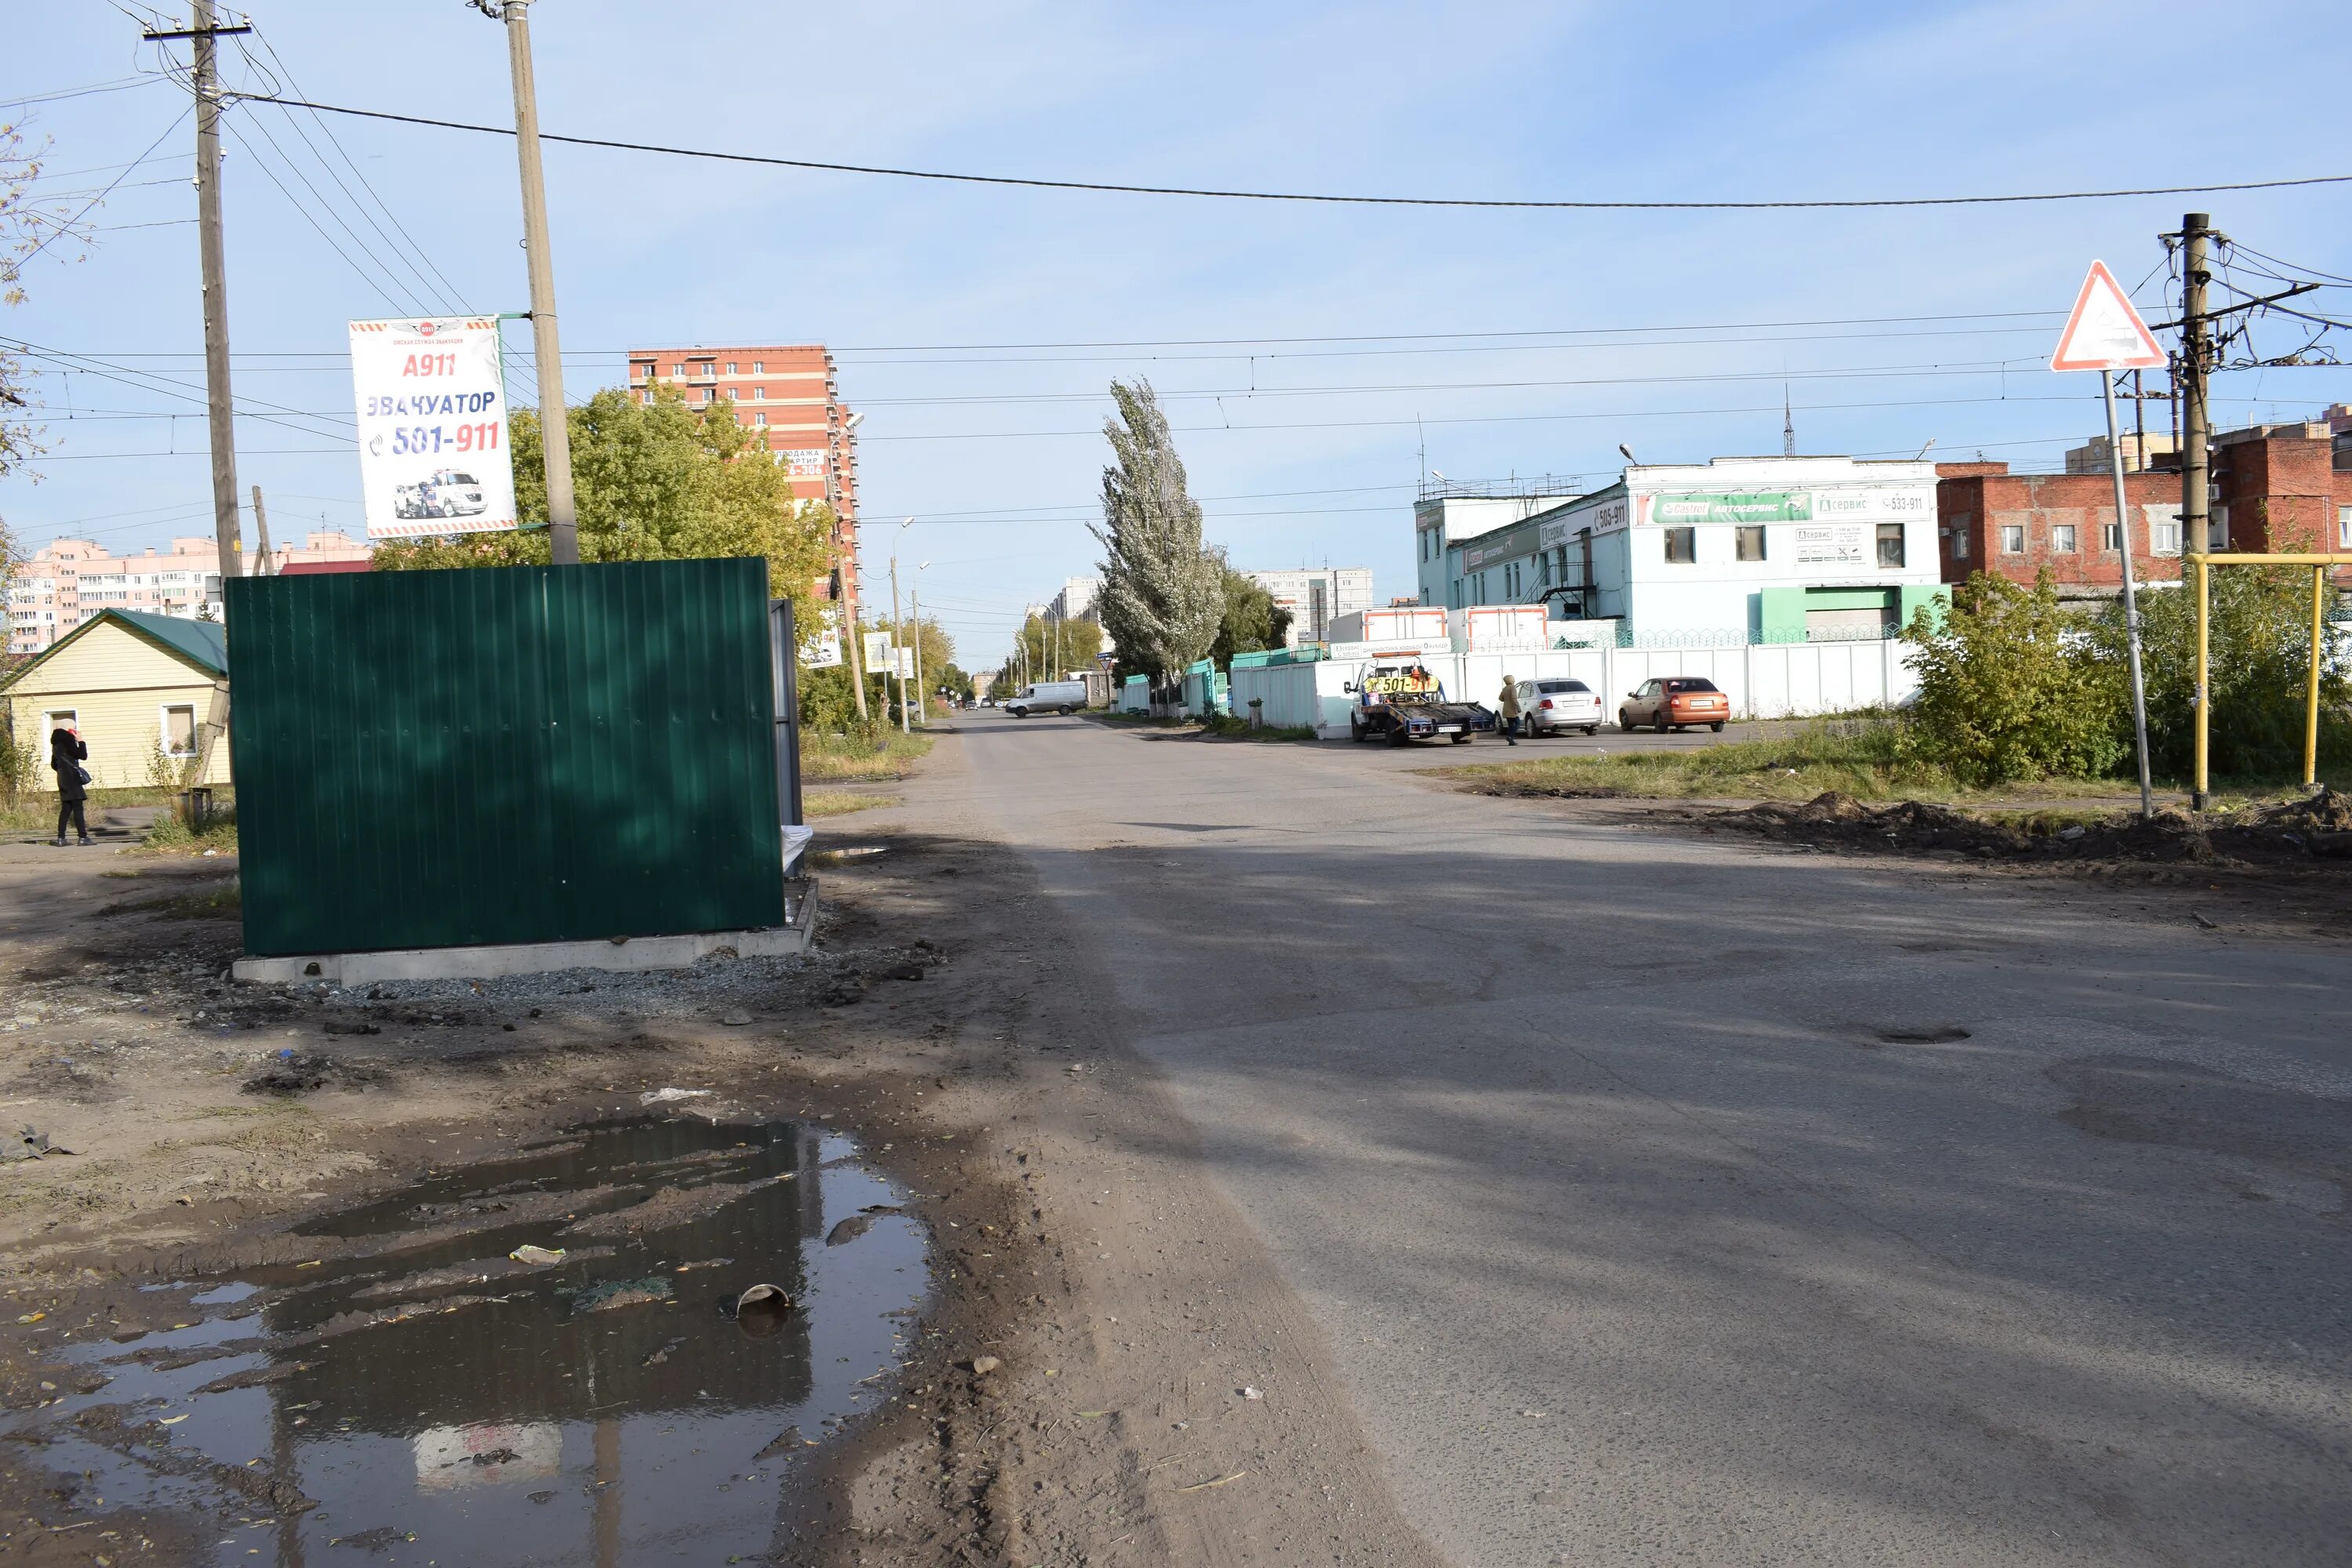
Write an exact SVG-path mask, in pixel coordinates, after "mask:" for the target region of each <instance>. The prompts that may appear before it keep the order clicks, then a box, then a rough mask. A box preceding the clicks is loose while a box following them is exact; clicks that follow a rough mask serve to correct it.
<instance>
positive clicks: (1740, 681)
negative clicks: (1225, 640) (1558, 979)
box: [1233, 638, 1918, 741]
mask: <svg viewBox="0 0 2352 1568" xmlns="http://www.w3.org/2000/svg"><path fill="white" fill-rule="evenodd" d="M1416 661H1417V662H1419V663H1420V664H1422V665H1423V666H1425V667H1426V668H1428V670H1429V672H1430V673H1431V674H1432V675H1434V676H1436V677H1437V679H1439V680H1440V681H1441V682H1443V683H1444V688H1445V694H1446V696H1448V697H1450V698H1454V699H1455V700H1463V701H1470V702H1479V703H1484V704H1485V705H1486V707H1488V708H1492V707H1494V706H1495V705H1496V703H1495V700H1496V695H1497V693H1499V692H1500V691H1501V689H1502V686H1503V677H1504V675H1505V674H1509V675H1510V676H1511V677H1513V678H1514V679H1519V680H1541V679H1554V678H1559V677H1569V678H1573V679H1578V680H1581V681H1583V682H1584V683H1585V684H1586V685H1587V686H1590V687H1591V688H1592V689H1593V690H1595V691H1597V692H1599V693H1600V694H1601V711H1602V713H1603V714H1605V715H1606V716H1607V717H1608V718H1609V720H1610V721H1612V722H1613V721H1614V720H1615V718H1616V713H1617V707H1618V704H1619V703H1621V702H1622V701H1623V700H1624V699H1625V695H1626V693H1628V692H1630V691H1632V690H1633V689H1634V688H1635V687H1637V686H1639V685H1641V684H1642V682H1643V681H1645V680H1648V679H1652V678H1653V677H1665V676H1677V675H1681V676H1701V677H1704V678H1705V679H1708V680H1712V681H1714V682H1715V684H1716V685H1717V686H1718V687H1720V688H1721V689H1723V690H1724V692H1725V693H1726V694H1727V695H1728V696H1729V697H1730V699H1731V711H1732V716H1733V717H1734V718H1738V719H1799V718H1807V717H1811V716H1812V715H1815V714H1821V713H1841V712H1846V711H1850V710H1853V709H1857V708H1876V707H1899V706H1901V705H1903V704H1904V703H1906V702H1908V701H1909V700H1911V698H1912V696H1913V694H1914V693H1915V692H1916V691H1917V689H1918V681H1917V680H1916V678H1915V677H1914V675H1913V673H1912V668H1911V653H1910V649H1909V648H1908V647H1906V645H1904V644H1903V643H1901V642H1899V641H1896V640H1895V639H1893V638H1886V639H1884V640H1881V639H1876V638H1873V639H1870V640H1867V641H1854V642H1817V643H1763V644H1748V645H1747V646H1745V647H1688V648H1672V647H1580V648H1545V649H1532V648H1531V649H1528V650H1526V651H1523V652H1495V651H1485V652H1477V653H1455V652H1454V651H1453V649H1452V647H1451V646H1450V645H1448V644H1443V643H1438V642H1434V641H1432V642H1427V643H1334V644H1333V645H1332V647H1331V657H1330V658H1328V659H1324V660H1321V661H1319V662H1318V663H1315V664H1277V665H1267V666H1264V667H1261V668H1246V667H1244V668H1239V669H1236V670H1234V672H1233V709H1234V715H1235V716H1236V717H1238V718H1242V719H1247V718H1249V717H1250V703H1251V701H1252V700H1257V701H1258V702H1259V703H1260V704H1261V707H1260V708H1259V710H1258V719H1259V721H1260V722H1262V723H1265V724H1268V725H1275V726H1280V727H1284V728H1293V727H1297V728H1312V729H1313V730H1314V731H1315V732H1316V734H1317V735H1318V737H1320V738H1322V739H1324V740H1327V741H1330V740H1336V741H1344V740H1346V739H1347V738H1348V721H1349V712H1350V710H1353V709H1354V707H1355V706H1356V698H1355V697H1354V695H1353V694H1352V693H1350V692H1349V691H1347V690H1345V689H1344V688H1345V687H1347V686H1349V685H1352V684H1354V682H1355V681H1356V680H1357V679H1358V678H1359V677H1360V675H1362V674H1363V672H1364V671H1365V670H1367V669H1368V668H1370V667H1372V666H1373V665H1376V664H1379V665H1392V664H1399V663H1405V662H1416Z"/></svg>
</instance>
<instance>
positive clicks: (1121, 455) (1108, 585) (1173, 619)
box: [1093, 381, 1225, 685]
mask: <svg viewBox="0 0 2352 1568" xmlns="http://www.w3.org/2000/svg"><path fill="white" fill-rule="evenodd" d="M1110 395H1111V397H1112V399H1113V400H1114V401H1115V402H1116V403H1117V404H1118V417H1117V418H1115V419H1108V420H1105V421H1104V422H1103V434H1104V436H1106V437H1108V439H1109V441H1110V449H1111V455H1112V456H1113V457H1114V458H1117V459H1118V460H1117V461H1116V462H1114V463H1113V464H1111V465H1110V466H1108V467H1107V468H1104V469H1103V521H1102V525H1101V526H1100V527H1098V528H1096V529H1094V530H1093V531H1094V536H1095V538H1096V539H1097V540H1098V541H1099V542H1101V544H1102V547H1103V563H1102V576H1103V586H1102V595H1101V597H1100V598H1099V599H1097V601H1096V606H1095V607H1096V613H1097V615H1098V616H1100V617H1101V620H1102V626H1103V630H1104V631H1105V632H1107V633H1108V634H1109V636H1110V639H1111V641H1112V642H1113V643H1114V644H1116V645H1117V647H1118V651H1119V657H1120V658H1122V659H1124V660H1126V661H1128V662H1129V663H1131V664H1133V665H1135V666H1137V667H1138V668H1141V669H1143V670H1145V671H1147V672H1148V673H1150V676H1151V677H1152V679H1153V680H1154V681H1155V682H1156V683H1158V684H1160V685H1171V684H1173V683H1174V682H1175V681H1176V680H1177V679H1180V678H1181V676H1182V675H1183V673H1184V669H1185V667H1186V666H1188V665H1190V664H1192V663H1193V662H1194V661H1195V660H1197V659H1199V658H1201V657H1202V655H1203V654H1205V653H1207V652H1208V651H1209V646H1210V645H1211V644H1212V643H1213V642H1214V641H1215V640H1216V637H1217V625H1218V622H1219V621H1220V620H1221V619H1222V618H1223V615H1224V607H1225V601H1224V584H1223V569H1222V565H1221V563H1219V562H1218V560H1217V558H1216V557H1215V556H1213V555H1212V554H1210V553H1209V552H1207V551H1205V550H1203V549H1202V547H1201V508H1200V503H1198V502H1197V501H1195V500H1192V497H1191V496H1189V495H1187V494H1186V493H1185V491H1184V463H1183V460H1182V459H1181V458H1178V457H1177V456H1176V444H1175V442H1174V441H1173V440H1172V439H1171V437H1170V436H1169V432H1168V418H1167V416H1165V415H1163V414H1161V413H1160V402H1159V399H1158V398H1156V397H1154V396H1153V395H1152V392H1151V384H1150V382H1148V381H1139V382H1137V383H1136V384H1134V385H1132V386H1129V385H1128V384H1125V383H1124V382H1118V381H1114V382H1112V383H1111V384H1110Z"/></svg>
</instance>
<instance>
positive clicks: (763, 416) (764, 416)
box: [751, 408, 768, 425]
mask: <svg viewBox="0 0 2352 1568" xmlns="http://www.w3.org/2000/svg"><path fill="white" fill-rule="evenodd" d="M767 422H768V411H767V410H766V409H764V408H763V409H761V411H760V412H759V413H757V414H754V415H752V416H751V423H752V424H754V425H765V424H766V423H767Z"/></svg>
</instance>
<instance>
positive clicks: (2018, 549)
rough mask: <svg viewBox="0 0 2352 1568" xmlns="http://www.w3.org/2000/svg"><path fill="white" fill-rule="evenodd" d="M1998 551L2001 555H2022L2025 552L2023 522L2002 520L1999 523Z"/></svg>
mask: <svg viewBox="0 0 2352 1568" xmlns="http://www.w3.org/2000/svg"><path fill="white" fill-rule="evenodd" d="M2000 552H2001V553H2002V554H2003V555H2022V554H2024V553H2025V525H2024V524H2023V523H2021V522H2004V523H2002V524H2001V525H2000Z"/></svg>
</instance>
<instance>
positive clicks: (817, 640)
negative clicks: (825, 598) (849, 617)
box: [801, 605, 842, 669]
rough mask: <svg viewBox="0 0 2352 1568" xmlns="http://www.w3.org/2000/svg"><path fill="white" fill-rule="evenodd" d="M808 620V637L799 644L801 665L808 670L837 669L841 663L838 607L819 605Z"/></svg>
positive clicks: (839, 612)
mask: <svg viewBox="0 0 2352 1568" xmlns="http://www.w3.org/2000/svg"><path fill="white" fill-rule="evenodd" d="M809 619H810V626H809V628H808V635H807V636H806V637H804V638H803V640H802V643H801V663H802V664H803V666H804V667H806V668H810V669H838V668H840V667H841V661H842V650H841V608H840V606H839V605H820V606H819V607H818V609H817V613H816V614H815V615H814V616H811V617H809Z"/></svg>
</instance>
